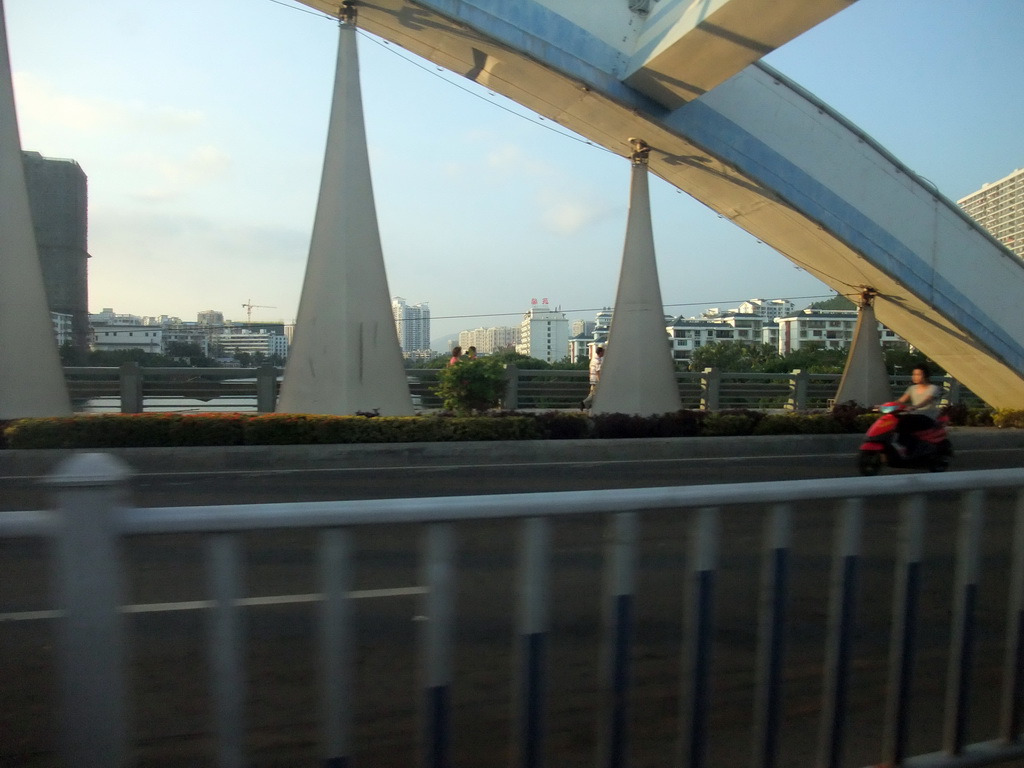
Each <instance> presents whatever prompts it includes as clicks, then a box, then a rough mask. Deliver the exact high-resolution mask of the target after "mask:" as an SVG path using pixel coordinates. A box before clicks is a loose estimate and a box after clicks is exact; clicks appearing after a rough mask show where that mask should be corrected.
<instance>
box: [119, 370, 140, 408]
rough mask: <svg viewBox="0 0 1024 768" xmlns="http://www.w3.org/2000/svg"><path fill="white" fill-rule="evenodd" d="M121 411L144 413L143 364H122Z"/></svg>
mask: <svg viewBox="0 0 1024 768" xmlns="http://www.w3.org/2000/svg"><path fill="white" fill-rule="evenodd" d="M120 379H121V413H142V366H140V365H139V364H138V363H122V364H121V373H120Z"/></svg>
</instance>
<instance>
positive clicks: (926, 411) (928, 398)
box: [896, 363, 942, 448]
mask: <svg viewBox="0 0 1024 768" xmlns="http://www.w3.org/2000/svg"><path fill="white" fill-rule="evenodd" d="M930 375H931V372H930V371H929V370H928V366H926V365H925V364H924V363H919V364H918V365H915V366H914V370H913V373H912V374H911V380H912V381H913V382H914V383H913V384H911V385H910V386H909V387H907V391H906V392H904V393H903V394H902V395H900V398H899V400H898V401H897V402H900V403H906V402H909V403H910V409H909V410H910V411H912V413H905V414H901V415H900V419H899V424H898V425H897V427H896V431H897V433H898V434H899V440H900V442H901V443H903V445H905V446H907V447H908V448H909V447H910V440H909V436H910V435H911V434H912V433H914V432H920V431H921V430H924V429H930V428H931V427H934V426H935V420H936V419H938V418H939V398H940V397H941V395H942V390H940V389H939V388H938V386H936V385H935V384H932V383H931V382H930V381H929V376H930Z"/></svg>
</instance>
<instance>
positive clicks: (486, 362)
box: [434, 357, 505, 413]
mask: <svg viewBox="0 0 1024 768" xmlns="http://www.w3.org/2000/svg"><path fill="white" fill-rule="evenodd" d="M434 393H435V394H436V395H437V396H438V397H440V398H441V402H442V403H443V404H444V407H445V408H447V409H449V410H452V411H457V412H459V413H468V412H471V411H486V410H488V409H490V408H497V407H498V404H499V403H500V402H501V398H502V396H503V395H504V394H505V366H504V364H502V363H501V362H500V361H498V360H495V359H493V358H489V357H481V358H477V359H476V360H468V359H466V360H459V362H457V363H455V364H454V365H450V366H448V367H447V368H444V369H442V370H441V371H440V372H439V373H438V374H437V387H436V388H435V389H434Z"/></svg>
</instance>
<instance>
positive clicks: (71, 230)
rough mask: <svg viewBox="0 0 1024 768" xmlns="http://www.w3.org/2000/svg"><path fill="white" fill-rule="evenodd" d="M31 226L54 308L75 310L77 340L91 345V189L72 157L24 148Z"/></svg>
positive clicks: (80, 344) (73, 320)
mask: <svg viewBox="0 0 1024 768" xmlns="http://www.w3.org/2000/svg"><path fill="white" fill-rule="evenodd" d="M22 159H23V161H24V164H25V186H26V187H27V188H28V204H29V208H30V209H31V211H32V226H33V229H34V230H35V234H36V247H37V248H38V249H39V262H40V265H41V266H42V271H43V283H44V285H45V286H46V300H47V302H48V303H49V305H50V311H51V312H61V313H64V314H67V315H71V324H72V334H73V337H74V346H75V347H76V348H77V349H79V350H81V351H85V350H87V349H88V348H89V277H88V259H89V252H88V190H87V179H86V176H85V172H84V171H83V170H82V168H81V166H79V165H78V163H76V162H75V161H74V160H57V159H52V158H48V157H43V156H42V155H41V154H39V153H38V152H23V153H22Z"/></svg>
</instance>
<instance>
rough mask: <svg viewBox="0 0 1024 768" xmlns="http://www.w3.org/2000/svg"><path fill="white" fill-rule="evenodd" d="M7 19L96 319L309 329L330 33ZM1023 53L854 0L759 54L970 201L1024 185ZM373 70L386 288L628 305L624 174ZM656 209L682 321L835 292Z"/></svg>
mask: <svg viewBox="0 0 1024 768" xmlns="http://www.w3.org/2000/svg"><path fill="white" fill-rule="evenodd" d="M0 1H2V3H3V6H4V10H5V13H6V20H7V34H8V44H9V47H10V55H11V65H12V71H13V78H14V90H15V102H16V107H17V111H18V122H19V129H20V134H21V144H22V148H23V149H25V150H34V151H37V152H40V153H42V154H43V155H45V156H48V157H60V158H71V159H74V160H76V161H77V162H78V163H79V164H80V165H81V167H82V169H83V170H84V171H85V173H86V175H87V176H88V179H89V252H90V254H91V255H92V258H91V259H90V263H89V309H90V311H91V312H98V311H100V310H101V309H103V308H104V307H110V308H113V309H114V310H115V311H117V312H123V313H131V314H135V315H143V316H156V315H171V316H177V317H180V318H182V319H183V320H195V316H196V313H198V312H200V311H203V310H207V309H215V310H219V311H222V312H224V314H225V317H227V318H229V319H233V320H245V319H246V314H247V311H246V309H245V308H243V305H244V304H247V303H251V304H254V305H259V306H257V307H254V308H253V309H252V319H253V320H261V321H267V322H269V321H274V320H283V321H285V322H291V321H292V320H293V319H294V318H295V316H296V314H297V311H298V302H299V295H300V292H301V288H302V278H303V273H304V270H305V263H306V257H307V253H308V247H309V238H310V233H311V230H312V224H313V215H314V212H315V206H316V197H317V193H318V190H319V184H320V171H321V167H322V163H323V151H324V143H325V140H326V133H327V120H328V110H329V108H330V100H331V93H332V88H333V77H334V64H335V55H336V51H337V23H336V22H335V21H333V20H329V19H326V18H325V17H323V16H322V15H320V14H316V13H313V12H309V9H307V8H306V7H305V6H302V5H300V4H298V3H296V2H294V0H173V2H165V3H153V2H144V1H143V0H88V2H82V0H47V1H46V2H40V0H0ZM1022 38H1024V12H1022V0H973V2H971V3H964V2H962V0H858V2H856V3H854V4H853V5H852V6H851V7H850V8H848V9H846V10H844V11H842V12H841V13H839V14H837V15H836V16H834V17H832V18H831V19H829V20H827V21H825V22H824V23H822V24H820V25H818V26H817V27H815V28H813V29H811V30H809V31H808V32H806V33H804V34H803V35H801V36H800V37H798V38H797V39H795V40H793V41H792V42H790V43H788V44H787V45H785V46H783V47H782V48H780V49H779V50H777V51H775V52H774V53H772V54H770V55H769V56H767V57H766V58H765V61H766V62H767V63H768V64H770V65H771V66H773V67H775V68H777V69H779V70H780V71H781V72H783V74H785V75H787V76H788V77H790V78H792V79H793V80H795V81H796V82H797V83H799V84H800V85H802V86H804V87H805V88H807V89H808V90H810V91H811V92H813V93H815V94H816V95H817V96H819V97H820V98H823V99H824V100H825V101H826V102H828V103H829V104H830V105H831V106H832V107H834V108H835V109H836V110H838V111H839V112H840V113H842V114H843V115H845V116H846V117H847V118H849V119H850V120H852V121H853V122H854V123H856V124H857V125H859V126H860V127H861V128H862V129H864V130H865V131H866V132H867V133H868V134H870V135H871V136H873V137H874V138H875V139H876V140H878V141H879V142H880V143H881V144H882V145H883V146H885V147H886V148H887V149H888V150H889V151H891V152H892V153H893V154H895V155H896V156H897V157H898V158H899V159H900V160H902V161H903V162H904V163H905V164H906V165H908V166H909V167H910V168H912V169H913V170H915V171H916V172H917V173H919V174H921V175H922V176H924V177H925V178H927V179H929V180H930V181H931V182H933V183H934V184H935V185H936V186H937V188H938V189H939V190H940V191H941V193H942V194H944V195H945V196H946V197H949V198H951V199H953V200H956V199H958V198H960V197H963V196H965V195H966V194H968V193H970V192H973V191H975V190H976V189H978V188H980V187H981V186H982V184H985V183H988V182H992V181H996V180H998V179H1001V178H1003V177H1004V176H1006V175H1007V174H1009V173H1011V172H1012V171H1014V170H1015V169H1017V168H1021V167H1024V131H1022V125H1024V98H1021V97H1022V95H1024V82H1022V81H1021V79H1020V72H1021V64H1020V40H1021V39H1022ZM359 56H360V71H361V77H362V91H363V101H364V111H365V119H366V130H367V140H368V147H369V154H370V163H371V170H372V174H373V184H374V196H375V200H376V206H377V215H378V222H379V227H380V233H381V241H382V245H383V250H384V256H385V265H386V268H387V274H388V284H389V289H390V292H391V295H392V296H401V297H403V298H405V299H406V300H407V301H408V302H410V303H419V302H426V303H429V305H430V308H431V313H432V316H433V321H432V334H431V335H432V337H433V338H435V339H440V338H441V337H442V336H444V335H446V334H451V333H456V332H458V331H459V330H462V329H471V328H477V327H490V326H496V325H517V324H518V322H519V320H520V319H521V317H522V313H523V312H525V311H527V310H528V309H529V308H530V306H531V301H532V299H534V298H536V299H537V300H538V301H542V300H543V299H545V298H546V299H548V302H549V304H550V305H552V306H558V307H561V309H562V310H563V311H565V312H566V314H567V315H568V316H569V318H570V319H576V318H582V319H593V317H594V313H595V311H596V310H598V309H600V308H601V307H605V306H610V305H611V304H612V302H613V300H614V297H615V290H616V281H617V279H618V271H619V262H620V259H621V255H622V245H623V240H624V236H625V225H626V213H627V205H628V193H629V189H628V184H629V164H628V161H627V160H626V159H624V158H621V157H618V156H616V155H613V154H611V153H609V152H607V151H606V150H604V149H602V148H600V147H597V146H594V145H591V144H588V143H586V142H584V141H581V140H580V139H579V137H578V136H575V135H573V134H571V133H568V132H566V131H565V129H564V128H561V127H558V126H553V125H551V124H550V123H548V122H547V121H543V120H540V119H538V117H537V115H535V114H533V113H531V112H530V111H529V110H526V109H524V108H522V107H520V106H519V105H517V104H515V103H514V102H511V101H509V100H507V99H504V98H503V97H500V96H496V95H494V94H492V93H489V92H488V91H487V90H486V89H483V88H480V87H478V86H476V85H475V84H473V83H471V82H469V81H467V80H465V79H463V78H461V77H459V76H457V75H455V74H453V73H449V72H441V71H439V70H438V68H437V67H435V66H434V65H432V64H430V63H429V62H425V61H424V60H422V59H418V58H416V57H414V56H413V55H412V54H410V53H408V52H406V51H404V50H402V49H399V48H397V47H396V46H391V45H383V44H381V43H380V42H379V41H377V40H376V39H375V38H372V37H370V36H368V35H366V34H365V33H364V34H362V35H361V36H360V39H359ZM554 129H557V130H554ZM651 205H652V217H653V224H654V231H655V247H656V250H657V254H658V263H659V272H660V282H661V290H662V299H663V301H664V303H665V305H666V312H668V313H671V314H675V315H684V316H692V315H696V314H699V313H700V312H701V311H703V310H704V309H706V308H708V307H720V308H723V309H724V308H729V307H735V306H736V305H738V304H739V303H740V302H742V301H744V300H746V299H749V298H754V297H760V298H791V299H793V300H794V301H795V302H796V303H797V305H798V306H805V305H806V304H808V303H810V302H811V301H814V300H816V299H820V298H827V297H828V296H830V295H832V291H831V290H830V289H829V288H828V287H827V286H825V285H824V284H823V283H821V282H819V281H818V280H816V279H815V278H813V277H811V276H810V275H808V274H807V273H806V272H804V271H802V270H800V269H798V268H797V267H795V266H794V265H793V264H792V263H791V262H789V261H788V260H787V259H785V258H784V257H783V256H781V255H780V254H779V253H777V252H776V251H775V250H773V249H772V248H771V247H770V246H767V245H764V244H762V243H760V242H758V241H757V240H756V239H755V238H754V237H752V236H751V235H749V234H747V233H746V232H744V231H743V230H741V229H739V228H738V227H736V226H735V225H733V224H731V223H730V222H728V221H726V220H725V219H722V218H720V217H719V216H718V215H717V214H716V213H715V212H714V211H712V210H710V209H708V208H707V207H705V206H704V205H703V204H702V203H699V202H698V201H696V200H694V199H693V198H691V197H689V196H688V195H686V194H684V193H681V192H679V191H678V190H676V189H675V188H674V187H672V186H671V185H669V184H667V183H665V182H663V181H661V180H660V179H657V178H655V177H652V178H651ZM435 346H436V345H435Z"/></svg>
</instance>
